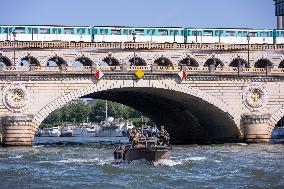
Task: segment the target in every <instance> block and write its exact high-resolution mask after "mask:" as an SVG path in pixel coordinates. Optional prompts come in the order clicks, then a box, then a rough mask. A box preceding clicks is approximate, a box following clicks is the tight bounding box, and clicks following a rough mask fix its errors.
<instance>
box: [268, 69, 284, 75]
mask: <svg viewBox="0 0 284 189" xmlns="http://www.w3.org/2000/svg"><path fill="white" fill-rule="evenodd" d="M271 73H272V74H284V68H271Z"/></svg>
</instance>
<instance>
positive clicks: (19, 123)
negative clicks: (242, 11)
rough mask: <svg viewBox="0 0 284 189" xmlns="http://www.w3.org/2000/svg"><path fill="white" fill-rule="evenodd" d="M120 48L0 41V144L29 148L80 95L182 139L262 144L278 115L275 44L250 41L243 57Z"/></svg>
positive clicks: (280, 94) (230, 52)
mask: <svg viewBox="0 0 284 189" xmlns="http://www.w3.org/2000/svg"><path fill="white" fill-rule="evenodd" d="M100 45H102V44H100ZM121 45H122V44H120V46H118V47H117V44H106V45H102V46H99V45H98V46H97V47H96V48H93V46H92V47H82V46H79V47H76V46H72V48H70V47H69V48H59V47H56V48H40V47H36V48H34V47H33V48H31V47H27V46H25V47H23V46H21V47H20V46H16V48H15V49H13V48H11V47H13V44H12V45H11V47H9V45H7V46H5V47H3V46H2V51H1V52H0V53H1V54H0V60H1V61H0V62H2V65H1V66H0V78H1V79H0V88H1V89H2V90H1V93H0V116H1V127H0V128H1V142H2V144H4V145H15V146H16V145H31V144H32V141H33V139H34V135H35V132H36V130H37V129H38V127H39V125H40V124H41V122H42V121H43V120H44V119H45V118H46V117H47V116H48V115H49V114H50V113H51V112H52V111H54V110H56V109H58V108H60V107H62V106H64V105H65V104H67V103H68V102H70V101H72V100H74V99H77V98H79V97H93V98H100V99H107V100H111V101H115V102H119V103H122V104H125V105H128V106H130V107H133V108H135V109H137V110H139V111H141V112H143V113H145V114H146V115H148V116H149V117H150V118H152V119H153V120H154V121H155V122H156V123H157V124H158V125H165V126H166V128H167V129H168V130H169V132H170V134H171V136H172V140H174V141H181V142H185V143H203V142H220V141H221V142H223V141H246V142H268V141H269V139H270V138H271V132H272V129H273V128H274V127H275V125H276V124H277V122H278V121H279V120H280V119H281V118H282V117H283V115H284V82H283V80H284V77H283V76H284V69H283V67H282V65H284V64H283V60H284V55H283V50H282V47H281V46H261V47H259V46H255V48H254V47H253V46H252V47H251V52H250V60H249V61H247V51H246V49H243V47H242V46H239V49H232V46H226V47H225V48H224V46H222V45H221V46H218V47H219V48H218V47H216V46H214V48H213V47H212V46H210V47H208V46H204V48H202V46H199V48H196V49H194V48H193V49H190V48H184V47H180V48H177V46H174V45H172V46H170V47H168V48H165V46H164V47H161V46H159V48H144V47H143V48H141V46H142V45H145V44H131V45H132V46H131V47H130V48H121ZM128 45H129V44H128ZM139 45H141V46H139ZM147 45H149V44H147ZM0 46H1V44H0ZM42 47H43V46H42ZM133 47H135V49H133ZM234 48H236V47H234ZM74 62H77V63H78V62H79V63H81V65H80V66H74V64H75V63H74ZM104 63H105V65H106V66H104ZM50 64H55V66H51V65H50ZM138 70H139V71H142V76H138V77H137V75H136V72H137V71H138ZM99 73H100V74H102V73H103V74H104V75H103V77H101V78H100V77H98V74H99ZM181 73H182V74H183V76H184V74H186V77H185V78H181V77H180V76H179V74H181ZM143 74H144V75H143Z"/></svg>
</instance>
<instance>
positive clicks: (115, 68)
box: [96, 66, 122, 72]
mask: <svg viewBox="0 0 284 189" xmlns="http://www.w3.org/2000/svg"><path fill="white" fill-rule="evenodd" d="M96 70H100V71H102V72H118V71H122V70H121V67H120V66H97V67H96Z"/></svg>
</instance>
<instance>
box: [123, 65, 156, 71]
mask: <svg viewBox="0 0 284 189" xmlns="http://www.w3.org/2000/svg"><path fill="white" fill-rule="evenodd" d="M127 70H129V71H136V70H142V71H151V70H152V67H151V66H128V67H127Z"/></svg>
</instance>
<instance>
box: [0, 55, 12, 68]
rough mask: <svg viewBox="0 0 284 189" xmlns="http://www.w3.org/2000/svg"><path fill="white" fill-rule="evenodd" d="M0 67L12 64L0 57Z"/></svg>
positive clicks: (7, 59)
mask: <svg viewBox="0 0 284 189" xmlns="http://www.w3.org/2000/svg"><path fill="white" fill-rule="evenodd" d="M0 65H5V66H12V62H11V60H10V59H9V58H7V57H5V56H0Z"/></svg>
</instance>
